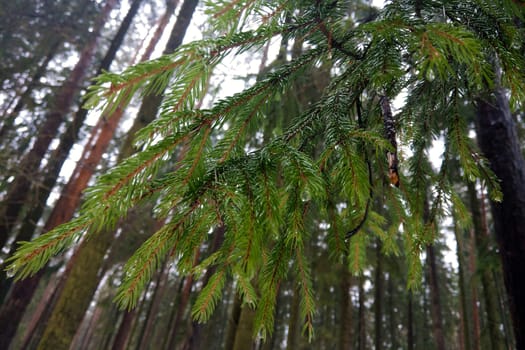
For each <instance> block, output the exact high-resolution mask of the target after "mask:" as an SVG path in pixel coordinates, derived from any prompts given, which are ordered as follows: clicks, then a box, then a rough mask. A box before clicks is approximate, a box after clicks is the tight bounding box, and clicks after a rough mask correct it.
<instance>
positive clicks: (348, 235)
mask: <svg viewBox="0 0 525 350" xmlns="http://www.w3.org/2000/svg"><path fill="white" fill-rule="evenodd" d="M356 108H357V122H358V125H359V127H360V128H364V122H363V117H362V115H361V100H360V99H359V98H358V99H357V101H356ZM364 152H365V161H366V166H367V168H368V186H370V189H369V191H370V192H369V195H368V199H367V200H366V206H365V212H364V213H363V217H362V218H361V220H360V221H359V223H358V224H357V226H356V227H354V228H353V229H351V230H349V231H348V232H347V233H346V236H345V239H346V240H349V239H350V238H352V236H354V235H355V234H356V233H358V232H359V230H361V228H363V225H364V224H365V222H366V220H367V219H368V212H369V211H370V203H371V202H372V198H373V197H374V187H373V183H372V165H371V164H370V159H369V158H368V153H367V152H366V150H364Z"/></svg>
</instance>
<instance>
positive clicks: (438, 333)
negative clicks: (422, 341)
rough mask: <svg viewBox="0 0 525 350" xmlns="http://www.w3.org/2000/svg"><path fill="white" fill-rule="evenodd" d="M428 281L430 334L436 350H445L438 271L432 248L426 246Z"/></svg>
mask: <svg viewBox="0 0 525 350" xmlns="http://www.w3.org/2000/svg"><path fill="white" fill-rule="evenodd" d="M427 264H428V268H429V271H428V275H429V278H428V281H429V287H430V299H431V302H430V313H431V315H432V333H433V334H434V341H435V343H436V348H437V349H438V350H445V349H446V347H445V335H444V332H443V316H442V313H441V297H440V293H439V282H438V271H437V265H436V255H435V252H434V246H432V245H428V246H427Z"/></svg>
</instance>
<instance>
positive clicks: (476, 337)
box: [469, 231, 481, 349]
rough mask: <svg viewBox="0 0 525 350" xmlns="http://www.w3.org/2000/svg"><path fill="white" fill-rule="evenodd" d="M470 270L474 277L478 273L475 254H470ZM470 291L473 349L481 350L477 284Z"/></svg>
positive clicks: (472, 244)
mask: <svg viewBox="0 0 525 350" xmlns="http://www.w3.org/2000/svg"><path fill="white" fill-rule="evenodd" d="M469 238H470V240H469V241H470V250H471V252H474V251H475V248H474V247H475V245H474V233H473V232H472V231H471V232H470V237H469ZM469 269H470V274H471V275H472V276H474V274H475V273H476V257H475V255H474V254H470V258H469ZM470 290H471V294H472V300H471V304H472V328H473V336H472V348H473V349H480V333H481V320H480V318H479V304H478V301H479V297H478V288H477V286H476V284H475V283H471V285H470Z"/></svg>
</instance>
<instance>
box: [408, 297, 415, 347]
mask: <svg viewBox="0 0 525 350" xmlns="http://www.w3.org/2000/svg"><path fill="white" fill-rule="evenodd" d="M413 298H414V297H413V294H412V291H411V290H409V291H408V305H407V308H408V311H407V314H408V315H407V350H414V302H413V300H412V299H413Z"/></svg>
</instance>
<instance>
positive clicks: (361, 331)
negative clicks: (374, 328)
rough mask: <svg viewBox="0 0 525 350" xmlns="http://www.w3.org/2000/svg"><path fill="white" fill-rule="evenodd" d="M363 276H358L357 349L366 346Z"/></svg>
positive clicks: (362, 348)
mask: <svg viewBox="0 0 525 350" xmlns="http://www.w3.org/2000/svg"><path fill="white" fill-rule="evenodd" d="M364 284H365V277H364V276H363V275H360V276H359V318H358V320H359V324H358V328H357V329H358V333H357V335H358V341H357V343H358V349H359V350H365V349H366V348H367V346H366V317H365V308H366V306H365V287H364Z"/></svg>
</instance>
